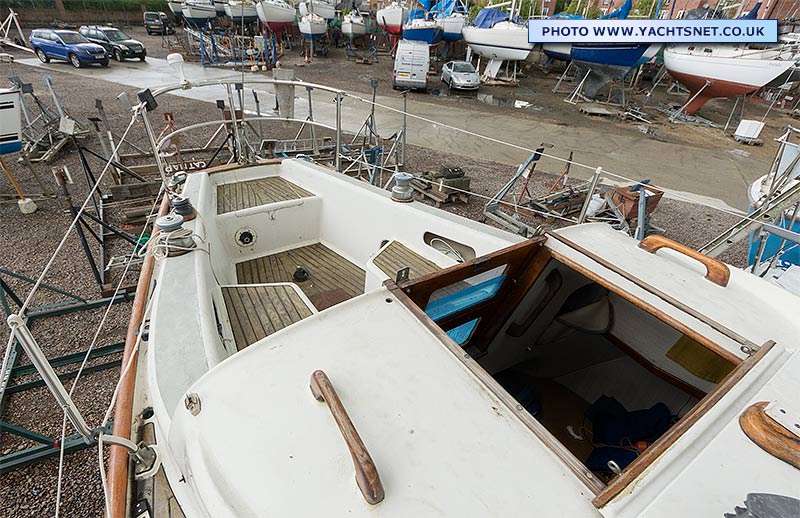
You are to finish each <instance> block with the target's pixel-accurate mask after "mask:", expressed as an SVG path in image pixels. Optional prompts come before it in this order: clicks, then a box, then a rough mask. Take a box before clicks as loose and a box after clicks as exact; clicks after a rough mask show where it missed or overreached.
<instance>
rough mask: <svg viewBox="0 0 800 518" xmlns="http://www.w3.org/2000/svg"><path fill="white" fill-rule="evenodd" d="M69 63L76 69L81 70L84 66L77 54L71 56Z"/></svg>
mask: <svg viewBox="0 0 800 518" xmlns="http://www.w3.org/2000/svg"><path fill="white" fill-rule="evenodd" d="M69 62H70V63H72V66H73V67H75V68H81V66H83V63H81V60H80V58H79V57H78V55H77V54H70V55H69Z"/></svg>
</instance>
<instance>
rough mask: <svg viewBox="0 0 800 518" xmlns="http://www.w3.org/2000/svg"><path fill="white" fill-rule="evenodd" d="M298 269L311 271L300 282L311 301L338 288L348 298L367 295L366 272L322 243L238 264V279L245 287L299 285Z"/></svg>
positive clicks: (301, 287)
mask: <svg viewBox="0 0 800 518" xmlns="http://www.w3.org/2000/svg"><path fill="white" fill-rule="evenodd" d="M298 266H302V267H303V268H305V269H306V270H307V271H308V272H309V278H308V280H306V281H303V282H298V283H296V284H297V285H298V286H299V287H300V289H302V290H303V293H305V294H306V295H307V296H308V297H309V298H311V297H313V296H316V295H318V294H320V293H324V292H329V291H335V290H337V289H341V290H343V291H344V292H345V293H346V295H347V299H350V298H353V297H355V296H357V295H360V294H361V293H363V292H364V282H365V277H366V273H365V272H364V270H362V269H361V268H359V267H358V266H356V265H355V264H353V263H351V262H350V261H348V260H347V259H345V258H344V257H342V256H341V255H339V254H337V253H336V252H334V251H333V250H331V249H330V248H328V247H326V246H325V245H323V244H321V243H314V244H312V245H308V246H303V247H299V248H295V249H292V250H288V251H285V252H280V253H277V254H271V255H267V256H264V257H259V258H256V259H251V260H250V261H244V262H241V263H238V264H237V265H236V278H237V279H238V282H240V283H242V284H260V283H271V282H295V281H294V279H293V278H292V276H293V274H294V271H295V269H296V268H297V267H298Z"/></svg>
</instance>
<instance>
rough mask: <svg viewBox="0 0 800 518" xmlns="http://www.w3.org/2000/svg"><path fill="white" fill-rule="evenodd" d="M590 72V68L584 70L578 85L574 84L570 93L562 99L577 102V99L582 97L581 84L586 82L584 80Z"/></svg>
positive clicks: (570, 102) (572, 102)
mask: <svg viewBox="0 0 800 518" xmlns="http://www.w3.org/2000/svg"><path fill="white" fill-rule="evenodd" d="M591 73H592V69H591V68H590V69H589V70H587V71H586V74H585V75H584V76H583V79H581V82H580V83H578V86H576V87H575V89H574V90H573V91H572V93H571V94H569V95H568V96H567V98H566V99H564V102H565V103H569V104H578V101H580V100H582V99H583V98H584V97H583V94H581V91H582V90H583V85H584V84H585V83H586V80H587V79H589V74H591Z"/></svg>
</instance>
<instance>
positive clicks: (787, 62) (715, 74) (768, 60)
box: [664, 44, 795, 115]
mask: <svg viewBox="0 0 800 518" xmlns="http://www.w3.org/2000/svg"><path fill="white" fill-rule="evenodd" d="M792 54H793V53H792V52H788V51H785V50H784V49H783V47H777V48H774V49H763V48H755V47H752V46H750V45H733V44H728V45H725V44H713V45H712V44H680V45H677V44H676V45H669V46H668V47H667V48H665V49H664V66H665V67H666V68H667V70H668V71H669V75H670V76H672V77H673V78H674V79H675V80H676V81H678V82H679V83H681V84H682V85H684V86H685V87H686V88H688V89H689V99H690V102H689V103H688V104H687V105H686V107H685V108H684V111H685V112H686V114H687V115H692V114H694V113H695V112H696V111H697V110H699V109H700V108H701V107H702V106H703V105H704V104H705V103H706V102H708V101H709V100H710V99H713V98H715V97H736V96H737V95H744V94H749V93H752V92H755V91H756V90H758V89H759V88H762V87H764V86H765V85H767V84H769V83H772V82H774V81H776V80H777V81H778V82H781V78H782V77H783V76H784V75H786V76H787V78H788V75H789V74H791V72H792V69H793V68H794V66H795V62H794V59H793V56H792ZM784 58H786V59H784Z"/></svg>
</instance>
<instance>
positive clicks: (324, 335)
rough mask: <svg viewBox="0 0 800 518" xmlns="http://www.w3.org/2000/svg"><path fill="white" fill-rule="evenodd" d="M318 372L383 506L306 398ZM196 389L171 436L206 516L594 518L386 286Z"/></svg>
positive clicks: (247, 354)
mask: <svg viewBox="0 0 800 518" xmlns="http://www.w3.org/2000/svg"><path fill="white" fill-rule="evenodd" d="M378 323H379V325H378ZM354 330H358V332H354ZM316 369H322V370H323V371H325V372H326V373H327V374H328V376H329V377H330V379H331V382H332V383H333V386H334V387H335V389H336V390H337V392H338V393H339V396H340V397H341V399H342V403H343V404H344V406H345V408H346V409H347V411H348V413H349V415H350V418H351V419H352V421H353V424H354V425H355V427H356V429H357V430H358V432H359V434H360V435H361V438H362V439H363V441H364V443H365V445H366V447H367V449H368V450H369V452H370V454H371V455H372V458H373V460H374V461H375V464H376V466H377V469H378V472H379V473H380V476H381V480H382V481H383V485H384V487H385V490H386V499H385V500H384V501H383V502H381V503H380V504H378V505H376V506H370V505H368V504H367V503H366V502H365V501H364V498H363V497H362V495H361V494H360V493H359V491H358V488H357V486H356V484H355V481H354V479H353V467H352V460H351V458H350V453H349V452H348V450H347V447H346V446H345V443H344V441H343V439H342V435H341V433H340V431H339V429H338V428H337V427H336V424H335V422H334V421H333V418H332V417H331V413H330V411H329V410H328V407H327V406H326V405H325V404H322V403H319V402H317V401H316V400H315V399H314V397H313V396H312V394H311V391H310V390H309V380H310V377H311V373H312V372H313V371H314V370H316ZM444 380H446V382H443V381H444ZM191 391H193V392H196V393H198V394H201V398H202V411H201V412H200V414H198V415H197V416H193V415H191V414H190V413H189V412H187V411H185V410H184V409H182V408H181V409H180V410H179V411H178V412H177V415H176V421H175V423H174V424H173V430H175V431H176V432H178V434H177V435H176V437H182V440H183V443H182V444H181V445H180V446H178V449H179V450H181V451H186V452H188V457H187V464H188V466H187V472H188V473H191V475H190V476H187V484H189V485H190V486H192V487H193V488H194V489H195V490H196V492H197V494H198V495H202V498H203V503H204V505H205V507H206V509H207V512H208V514H209V515H211V516H234V515H235V516H340V515H347V516H383V517H390V516H392V517H394V516H396V517H404V518H406V517H423V516H425V517H428V516H442V517H444V516H446V517H462V518H463V517H471V516H475V517H487V516H520V514H519V511H520V510H521V509H529V510H530V511H531V513H538V515H539V516H547V517H557V516H563V517H575V516H586V515H587V513H588V514H589V515H593V514H595V513H596V511H595V510H594V508H593V507H592V505H591V503H590V501H589V500H590V495H589V493H588V492H587V491H586V490H585V489H586V488H585V487H584V486H583V485H582V484H581V483H580V482H578V480H577V479H576V478H575V477H573V476H571V475H570V473H569V472H568V471H567V468H566V467H565V466H564V465H563V464H561V463H560V461H559V460H558V459H557V458H556V457H554V456H553V455H552V454H551V453H550V451H549V450H548V449H547V448H546V447H545V446H544V445H542V444H541V443H539V442H538V441H536V440H535V438H534V437H533V436H532V434H531V433H530V431H529V430H528V429H527V428H525V426H524V425H523V424H522V423H521V422H519V421H518V420H517V419H515V418H514V417H513V416H512V415H511V414H510V412H509V409H508V408H506V407H505V406H504V405H503V404H502V403H501V402H500V401H498V400H497V399H496V398H494V397H493V396H492V395H491V394H490V393H489V392H488V391H487V390H486V389H484V388H483V387H482V386H481V384H480V383H479V382H477V380H476V379H475V378H474V377H473V376H472V375H471V374H470V373H469V372H468V371H466V370H465V369H464V368H463V367H462V366H461V364H460V363H459V362H458V361H456V360H455V358H454V357H453V353H451V352H450V351H448V350H447V349H446V348H445V347H444V346H443V345H442V343H441V342H440V341H439V340H438V339H437V338H436V337H435V336H434V335H433V334H432V333H431V332H430V331H428V330H427V329H426V328H425V327H424V326H423V324H422V323H421V322H419V321H418V320H417V319H416V318H415V317H414V316H413V315H411V314H410V313H409V312H408V311H407V310H406V309H405V307H404V306H402V304H401V303H400V302H399V301H397V300H396V299H394V298H393V297H392V296H391V295H389V292H388V291H386V290H379V291H377V292H375V293H372V294H369V295H366V296H362V297H359V298H358V299H353V300H350V301H348V302H345V303H343V304H340V305H338V306H336V307H334V308H331V309H330V310H328V311H326V312H325V313H320V314H319V315H315V316H312V317H309V318H308V319H306V320H304V321H303V323H302V324H301V325H299V326H296V327H293V328H292V329H291V330H289V329H287V330H285V331H283V332H281V333H277V334H274V335H272V336H271V337H270V338H269V345H268V346H267V347H250V348H248V349H246V350H244V351H242V352H240V353H239V354H238V355H236V356H235V357H234V358H232V359H231V360H230V361H227V362H225V363H224V364H221V365H219V366H218V367H217V368H215V369H214V370H213V371H211V372H209V373H208V375H206V376H204V377H203V379H201V380H200V381H199V382H198V383H196V384H195V385H194V386H193V387H192V388H191ZM225 480H229V481H234V480H235V481H236V483H235V484H220V481H225Z"/></svg>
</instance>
